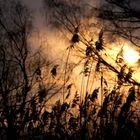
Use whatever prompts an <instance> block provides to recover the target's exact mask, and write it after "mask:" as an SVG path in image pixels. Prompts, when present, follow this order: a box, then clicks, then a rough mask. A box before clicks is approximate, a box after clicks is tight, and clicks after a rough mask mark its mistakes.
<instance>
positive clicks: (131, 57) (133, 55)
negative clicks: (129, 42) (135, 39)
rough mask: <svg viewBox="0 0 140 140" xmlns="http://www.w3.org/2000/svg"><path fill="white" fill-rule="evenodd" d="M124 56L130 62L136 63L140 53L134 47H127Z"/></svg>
mask: <svg viewBox="0 0 140 140" xmlns="http://www.w3.org/2000/svg"><path fill="white" fill-rule="evenodd" d="M123 57H124V60H125V61H126V62H127V63H128V64H134V63H136V62H137V61H138V60H139V53H138V52H137V51H135V50H133V49H130V48H125V49H124V53H123Z"/></svg>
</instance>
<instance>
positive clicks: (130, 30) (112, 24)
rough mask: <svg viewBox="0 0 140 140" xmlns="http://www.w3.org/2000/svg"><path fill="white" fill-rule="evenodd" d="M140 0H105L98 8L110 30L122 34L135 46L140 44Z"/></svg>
mask: <svg viewBox="0 0 140 140" xmlns="http://www.w3.org/2000/svg"><path fill="white" fill-rule="evenodd" d="M139 5H140V2H139V1H138V0H134V1H131V0H122V1H120V0H104V1H102V4H101V7H100V8H99V9H98V10H99V11H98V12H99V15H98V17H99V18H100V19H102V20H103V21H104V23H105V25H106V29H107V31H108V32H111V33H112V34H115V35H118V36H121V37H123V38H125V39H127V40H129V41H130V42H132V43H133V44H134V45H135V46H137V47H139V46H140V42H139V40H140V38H139V30H140V16H139V15H140V10H139Z"/></svg>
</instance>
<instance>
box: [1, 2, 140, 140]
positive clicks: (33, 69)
mask: <svg viewBox="0 0 140 140" xmlns="http://www.w3.org/2000/svg"><path fill="white" fill-rule="evenodd" d="M43 2H44V12H45V13H46V20H47V19H48V17H49V21H47V22H48V24H49V25H50V24H51V28H52V27H53V28H55V30H56V29H57V31H58V29H59V30H60V31H61V33H63V34H64V36H65V38H67V39H68V46H67V47H66V54H67V57H66V60H65V61H63V64H62V63H61V65H63V66H60V65H59V64H56V63H55V62H54V61H53V62H52V61H51V60H50V59H49V58H48V56H46V54H44V52H43V50H42V48H41V47H40V48H39V47H38V46H34V48H33V46H32V44H30V39H31V38H32V37H33V36H34V35H35V34H36V30H35V29H34V27H33V25H32V21H33V19H32V14H31V12H30V11H29V9H28V8H27V7H26V6H24V5H22V4H21V2H20V1H16V0H5V1H3V0H0V140H11V139H12V140H32V139H33V140H37V139H38V140H47V139H48V140H53V139H54V140H119V139H120V140H139V138H140V103H139V102H140V83H139V82H137V81H136V80H135V79H134V78H133V73H134V72H135V70H133V69H132V68H131V67H129V65H127V64H126V62H125V61H124V60H123V56H122V54H121V51H122V46H119V47H120V52H119V53H118V54H117V57H116V58H115V59H111V57H110V56H109V55H108V51H107V49H108V48H109V49H111V48H112V49H113V47H112V46H110V44H111V42H113V41H114V40H111V39H112V38H113V39H116V40H115V41H116V42H118V40H117V39H118V38H119V37H120V36H121V37H122V38H123V39H124V38H125V41H129V42H131V43H132V44H133V45H134V47H136V48H139V40H140V39H139V36H138V34H137V32H135V31H136V30H137V31H138V30H139V29H140V26H139V24H140V21H139V19H140V17H139V15H140V14H139V11H137V9H134V7H131V2H130V1H127V0H122V1H119V2H118V1H117V0H106V3H105V5H103V7H102V6H101V7H94V6H92V5H89V4H87V5H86V6H85V5H84V4H83V3H82V2H83V1H82V2H81V3H79V1H78V0H75V1H71V0H70V1H67V0H59V1H58V0H44V1H43ZM78 3H79V4H78ZM112 5H113V7H112ZM132 6H134V5H133V4H132ZM85 7H86V8H85ZM114 7H115V8H114ZM83 9H84V10H83ZM48 11H49V12H48ZM93 11H94V12H93ZM84 12H85V13H84ZM93 13H94V14H93ZM93 18H95V19H96V20H95V19H94V20H93ZM91 19H92V20H91ZM97 19H98V20H99V21H101V22H102V21H104V24H99V23H97V22H96V23H94V22H95V21H97ZM49 27H50V26H49ZM61 35H62V34H61ZM64 36H62V37H64ZM110 37H111V39H110ZM38 39H40V38H38ZM115 41H114V42H115ZM41 45H43V44H41ZM81 46H82V47H81ZM35 48H37V49H35ZM72 52H76V57H77V59H76V61H77V62H75V63H74V62H73V61H71V58H74V57H73V56H72V55H73V53H72ZM109 57H110V58H109ZM138 63H139V62H138ZM79 65H82V71H80V74H79V73H78V74H77V75H78V76H79V79H80V76H81V75H82V76H83V79H84V78H85V79H87V80H85V81H86V82H85V83H84V82H83V83H84V84H86V90H85V91H82V90H81V89H82V88H83V86H81V89H80V88H79V90H77V91H75V90H71V89H72V88H73V86H74V84H75V83H72V82H71V78H72V72H73V70H74V69H75V68H76V67H77V66H79ZM137 65H138V66H139V64H137ZM60 69H62V71H61V70H60ZM105 72H106V75H105ZM110 73H111V74H112V77H111V78H112V81H113V83H112V84H111V87H110V80H109V79H108V77H109V76H110V75H109V76H108V75H107V74H110ZM77 75H76V76H77ZM74 76H75V75H74ZM114 77H115V78H114ZM96 78H97V79H98V80H97V81H96ZM109 78H110V77H109ZM91 79H92V80H91ZM98 81H99V84H97V82H98ZM92 82H93V83H92ZM94 82H95V86H96V85H98V87H97V86H96V87H95V86H94V88H92V89H91V90H89V87H90V85H91V84H94ZM83 83H82V82H81V85H82V84H83ZM57 95H59V96H57ZM60 95H61V96H60ZM54 96H55V100H56V96H57V101H56V102H55V101H54V100H51V99H52V98H53V97H54ZM49 101H53V103H52V106H51V108H50V109H48V105H49V103H50V102H49Z"/></svg>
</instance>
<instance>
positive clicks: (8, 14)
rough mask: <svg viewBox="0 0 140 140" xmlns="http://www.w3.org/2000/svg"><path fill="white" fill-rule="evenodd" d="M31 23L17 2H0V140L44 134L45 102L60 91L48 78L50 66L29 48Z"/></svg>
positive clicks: (47, 61) (30, 18)
mask: <svg viewBox="0 0 140 140" xmlns="http://www.w3.org/2000/svg"><path fill="white" fill-rule="evenodd" d="M32 21H33V17H32V14H31V11H29V9H28V8H27V7H25V6H24V5H22V4H21V3H20V2H19V1H12V0H10V1H5V2H4V1H0V36H1V37H0V129H1V131H0V135H1V136H0V137H1V139H20V138H21V139H24V138H25V137H26V136H33V135H39V134H41V133H43V131H44V127H45V124H44V123H43V122H42V121H41V119H40V117H41V114H42V112H43V111H44V107H45V106H46V102H47V101H48V100H49V99H50V98H51V97H52V96H53V95H54V94H56V93H58V92H59V91H60V90H61V87H60V85H57V83H56V81H54V80H53V78H51V77H52V76H51V73H50V71H51V67H52V65H53V63H52V62H51V61H49V60H48V59H47V57H46V56H44V54H43V52H42V50H41V49H40V48H39V49H37V50H34V48H32V47H31V46H30V43H29V40H30V37H31V36H32V34H33V25H32ZM51 79H52V80H51Z"/></svg>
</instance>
